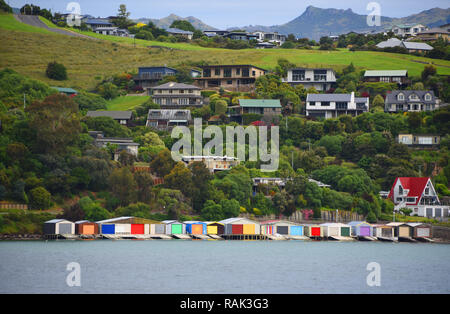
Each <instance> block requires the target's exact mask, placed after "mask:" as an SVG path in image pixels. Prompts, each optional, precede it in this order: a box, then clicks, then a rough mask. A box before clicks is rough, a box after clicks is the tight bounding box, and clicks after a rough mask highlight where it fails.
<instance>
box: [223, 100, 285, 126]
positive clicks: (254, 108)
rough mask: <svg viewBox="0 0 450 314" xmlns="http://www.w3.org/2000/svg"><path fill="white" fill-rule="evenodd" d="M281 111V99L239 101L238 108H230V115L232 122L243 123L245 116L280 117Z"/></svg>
mask: <svg viewBox="0 0 450 314" xmlns="http://www.w3.org/2000/svg"><path fill="white" fill-rule="evenodd" d="M281 109H282V107H281V103H280V100H279V99H239V105H238V106H231V107H229V108H228V115H229V117H230V119H231V120H232V121H236V122H239V123H242V122H243V121H242V120H243V118H242V116H243V115H244V114H259V115H262V116H264V115H280V114H281Z"/></svg>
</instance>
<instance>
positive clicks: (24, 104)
mask: <svg viewBox="0 0 450 314" xmlns="http://www.w3.org/2000/svg"><path fill="white" fill-rule="evenodd" d="M26 106H27V103H26V98H25V93H23V109H24V110H25V107H26Z"/></svg>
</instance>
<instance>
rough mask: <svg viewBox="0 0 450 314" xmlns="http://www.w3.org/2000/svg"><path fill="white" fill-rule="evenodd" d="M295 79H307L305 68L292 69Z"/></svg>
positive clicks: (293, 78)
mask: <svg viewBox="0 0 450 314" xmlns="http://www.w3.org/2000/svg"><path fill="white" fill-rule="evenodd" d="M292 80H293V81H304V80H305V70H293V71H292Z"/></svg>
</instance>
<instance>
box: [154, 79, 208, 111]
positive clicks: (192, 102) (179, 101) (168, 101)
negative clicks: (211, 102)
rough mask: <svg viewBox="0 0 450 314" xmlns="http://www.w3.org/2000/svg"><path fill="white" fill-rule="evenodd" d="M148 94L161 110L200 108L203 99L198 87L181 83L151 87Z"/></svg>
mask: <svg viewBox="0 0 450 314" xmlns="http://www.w3.org/2000/svg"><path fill="white" fill-rule="evenodd" d="M148 91H149V94H150V95H151V96H152V99H153V101H154V102H155V103H157V104H159V105H160V106H161V108H163V109H166V108H186V107H193V106H202V105H203V97H202V95H201V92H200V91H201V89H200V88H199V87H198V86H194V85H188V84H183V83H176V82H168V83H165V84H162V85H159V86H156V87H151V88H150V89H149V90H148Z"/></svg>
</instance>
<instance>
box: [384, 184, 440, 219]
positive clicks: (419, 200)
mask: <svg viewBox="0 0 450 314" xmlns="http://www.w3.org/2000/svg"><path fill="white" fill-rule="evenodd" d="M388 198H389V199H391V200H392V202H394V204H395V211H399V210H400V209H402V208H409V209H411V210H412V213H411V215H417V216H422V217H436V218H442V217H448V214H449V207H448V206H442V205H441V203H440V201H439V197H438V195H437V193H436V190H435V189H434V186H433V183H432V182H431V179H430V178H413V177H399V178H397V179H395V182H394V185H393V186H392V188H391V191H390V192H389V195H388Z"/></svg>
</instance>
